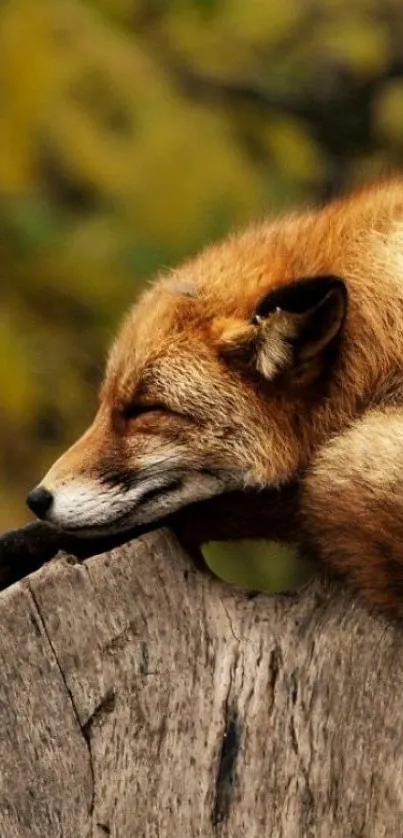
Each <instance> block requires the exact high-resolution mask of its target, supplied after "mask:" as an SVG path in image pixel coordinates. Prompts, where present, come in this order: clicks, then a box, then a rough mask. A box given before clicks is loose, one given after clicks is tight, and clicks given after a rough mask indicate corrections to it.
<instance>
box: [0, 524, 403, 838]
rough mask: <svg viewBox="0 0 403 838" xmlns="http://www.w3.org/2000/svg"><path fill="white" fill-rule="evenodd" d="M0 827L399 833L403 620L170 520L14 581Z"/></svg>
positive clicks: (154, 832)
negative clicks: (211, 559)
mask: <svg viewBox="0 0 403 838" xmlns="http://www.w3.org/2000/svg"><path fill="white" fill-rule="evenodd" d="M0 631H1V633H0V637H1V641H0V667H1V670H0V671H1V682H0V683H1V687H0V728H1V729H0V764H1V775H0V835H1V837H2V838H28V837H29V838H36V836H38V838H48V836H49V838H50V836H51V837H52V838H57V836H61V837H62V838H87V836H88V838H90V837H91V838H105V836H112V838H143V836H144V838H154V836H155V838H157V836H158V838H172V836H178V838H182V836H183V838H193V837H195V838H196V836H202V838H238V836H239V837H240V838H241V836H245V835H247V838H266V836H267V838H269V837H270V838H311V836H314V838H316V837H318V838H333V836H334V838H339V836H340V838H347V836H364V838H365V837H366V836H367V838H378V836H379V838H380V837H381V836H385V837H386V836H387V838H394V836H396V838H398V837H399V838H401V835H402V834H403V782H402V780H403V749H402V747H401V742H402V735H403V713H402V711H401V695H402V688H403V666H402V664H403V651H402V647H403V644H402V630H401V626H400V625H399V624H397V623H391V622H388V621H387V620H386V619H385V618H384V617H382V616H380V615H377V614H375V613H371V612H369V611H368V609H366V608H365V607H364V606H362V605H361V604H360V602H359V601H358V600H357V598H356V597H355V596H354V595H353V594H351V593H349V592H348V591H346V590H345V589H344V588H343V586H342V585H341V584H336V583H330V582H327V581H326V580H323V579H322V580H321V579H316V580H315V581H314V582H313V583H312V584H311V585H310V586H309V587H307V588H306V589H305V590H304V591H302V592H301V593H300V594H298V595H289V596H286V595H282V596H266V595H259V596H255V597H253V598H251V597H249V596H246V595H244V594H243V593H242V592H239V591H235V590H234V589H231V588H230V587H228V586H225V585H224V584H223V583H221V582H219V581H218V580H214V579H211V578H210V577H208V576H206V575H202V574H199V573H198V572H197V571H195V569H194V568H193V566H192V564H191V562H190V561H189V559H188V557H187V556H186V555H185V554H184V553H183V551H182V550H181V549H180V547H179V545H178V543H177V542H176V541H175V539H174V538H173V537H171V536H170V535H169V534H167V533H166V532H161V533H158V534H153V535H151V536H147V537H144V538H141V539H138V540H137V541H136V542H132V543H131V544H129V545H127V546H125V547H120V548H119V549H117V550H115V551H113V552H112V553H107V554H105V555H103V556H97V557H95V558H93V559H90V560H89V561H88V562H87V563H86V564H85V565H84V564H77V563H73V564H72V563H71V562H69V561H68V560H67V559H65V560H63V559H61V560H60V561H56V562H53V563H52V564H50V565H48V566H47V567H45V568H43V569H42V570H40V571H39V572H38V573H36V574H34V575H33V576H31V577H30V578H29V580H24V581H22V582H19V583H18V584H16V585H14V586H13V587H11V588H9V589H8V590H6V591H5V592H4V593H3V594H2V595H1V597H0Z"/></svg>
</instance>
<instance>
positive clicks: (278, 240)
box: [28, 179, 403, 611]
mask: <svg viewBox="0 0 403 838" xmlns="http://www.w3.org/2000/svg"><path fill="white" fill-rule="evenodd" d="M402 362H403V180H398V179H394V180H390V181H388V182H384V183H381V184H378V185H374V186H370V187H366V188H365V189H363V190H360V191H359V192H356V193H354V194H353V195H351V196H348V197H345V198H343V199H341V200H337V201H335V202H333V203H330V204H329V205H327V206H325V207H323V208H320V209H317V210H313V211H305V212H302V213H301V214H295V215H289V216H286V217H284V218H281V219H280V220H275V221H272V222H268V223H263V224H259V225H257V226H255V227H252V228H251V229H248V230H247V231H246V232H243V233H241V234H238V235H234V236H232V237H230V238H228V239H227V240H226V241H224V242H223V243H221V244H217V245H214V246H212V247H209V248H208V249H206V250H205V251H204V252H202V253H201V255H199V256H197V257H196V258H195V259H193V260H191V261H189V262H187V263H185V264H184V265H182V266H181V267H180V268H178V269H177V270H175V271H174V272H172V273H170V274H169V275H162V276H160V277H159V278H158V279H157V281H156V282H155V283H154V284H153V286H152V287H151V289H149V290H147V292H146V293H144V295H143V296H142V297H141V299H140V301H139V302H138V303H137V304H136V305H135V306H134V308H133V309H132V310H131V311H130V312H129V313H128V315H127V316H126V318H125V320H124V322H123V325H122V327H121V330H120V332H119V334H118V337H117V339H116V341H115V344H114V345H113V347H112V350H111V352H110V356H109V361H108V364H107V369H106V373H105V379H104V382H103V385H102V388H101V393H100V404H99V409H98V412H97V414H96V416H95V419H94V422H93V424H92V425H91V427H90V428H89V429H88V430H87V431H86V432H85V433H84V435H83V436H82V437H81V438H80V439H79V440H78V441H77V442H76V443H75V444H74V445H73V446H72V447H71V448H70V449H69V450H68V451H67V452H66V453H65V454H63V456H62V457H61V458H60V459H59V460H58V461H57V462H56V463H55V464H54V465H53V466H52V468H51V469H50V471H49V472H48V474H47V475H46V476H45V477H44V479H43V481H42V483H41V484H40V486H38V487H37V488H36V489H34V490H33V491H32V492H31V494H30V495H29V497H28V503H29V506H30V507H31V509H32V510H33V511H34V512H35V513H36V515H37V516H38V517H40V518H42V519H44V520H46V521H47V522H49V523H50V524H52V525H54V526H55V527H57V528H60V529H61V530H65V531H69V532H74V533H76V534H78V535H80V536H85V537H92V536H95V535H101V534H111V533H116V532H120V531H124V530H129V529H132V528H133V527H135V526H138V525H145V524H148V523H150V524H151V523H152V522H155V521H156V520H161V519H164V518H165V517H166V516H169V515H171V514H172V513H174V512H175V511H176V510H180V509H182V508H183V507H187V506H188V505H190V504H192V505H194V504H195V502H200V501H205V505H204V510H205V513H206V510H207V511H208V514H207V513H206V514H204V516H202V517H201V518H199V521H198V527H197V531H198V537H199V540H200V541H201V542H203V541H206V540H208V539H209V538H211V537H213V538H214V537H216V536H217V533H216V532H215V530H214V526H215V528H216V530H217V529H218V530H219V531H220V532H219V536H218V537H222V536H223V535H224V537H225V536H226V537H228V538H234V537H237V536H238V537H239V536H241V537H255V536H256V535H258V536H259V537H267V538H276V537H281V538H282V539H287V538H289V539H290V540H292V541H294V542H297V543H299V544H300V545H301V546H302V547H305V548H306V547H307V548H308V549H309V550H310V551H311V552H314V553H315V554H316V555H319V556H320V557H321V558H322V559H323V560H324V561H326V562H328V563H329V565H330V566H331V567H332V568H333V569H334V570H336V571H338V572H342V573H347V574H348V575H349V577H350V578H351V580H353V582H354V583H355V585H356V586H357V587H358V588H359V589H360V590H361V591H362V592H363V593H364V594H365V595H366V597H367V599H369V600H370V601H372V602H373V603H376V604H377V605H380V606H382V607H384V608H389V609H391V610H395V611H398V610H399V607H400V604H402V605H403V481H402V477H403V364H402ZM291 487H292V490H291ZM251 490H253V491H254V492H255V494H254V495H253V497H254V498H255V501H254V503H256V515H255V516H254V515H253V510H252V511H251V510H250V509H249V510H248V512H247V513H245V525H244V526H242V523H240V520H239V519H240V518H241V519H242V497H243V495H244V493H245V498H247V497H249V496H250V495H249V494H248V493H250V491H251ZM256 490H257V491H258V492H261V495H259V494H256ZM290 491H291V495H292V503H291V506H290ZM231 497H233V498H234V499H237V501H236V503H237V507H235V500H234V508H233V514H232V515H231V503H230V499H231ZM266 497H267V498H268V501H267V515H265V498H266ZM273 497H276V498H277V503H275V504H273V502H272V498H273ZM223 498H228V499H229V500H228V501H227V506H226V507H225V509H226V516H225V524H224V518H223V519H222V520H223V523H222V526H221V528H220V525H219V524H218V525H217V521H218V519H220V515H221V513H220V508H221V507H220V504H222V499H223ZM240 498H241V501H240ZM256 499H257V500H256ZM228 503H229V507H228ZM192 508H193V509H195V508H197V505H196V507H194V506H192ZM199 508H200V509H203V504H201V505H200V504H199ZM215 510H216V512H215V518H214V511H215ZM240 510H241V514H240V515H239V511H240ZM214 520H215V524H214ZM223 529H224V530H225V532H223ZM212 530H213V532H212Z"/></svg>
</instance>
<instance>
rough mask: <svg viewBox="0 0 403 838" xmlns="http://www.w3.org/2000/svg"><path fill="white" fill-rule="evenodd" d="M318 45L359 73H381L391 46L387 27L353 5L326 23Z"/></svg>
mask: <svg viewBox="0 0 403 838" xmlns="http://www.w3.org/2000/svg"><path fill="white" fill-rule="evenodd" d="M319 48H320V50H321V51H322V53H323V54H325V55H326V54H330V55H331V56H332V58H333V59H334V60H338V61H342V62H343V63H345V64H346V65H347V66H348V67H349V68H350V69H351V70H352V72H353V73H354V74H355V75H357V76H359V75H363V76H367V75H370V74H372V73H378V72H380V71H381V70H382V69H383V68H384V67H385V65H386V63H387V60H388V56H389V49H390V48H389V38H388V32H387V29H386V27H385V26H384V25H383V24H382V22H381V21H379V20H377V19H376V18H373V17H371V16H370V15H366V14H365V7H364V8H362V6H361V7H360V6H357V8H355V9H354V8H352V7H351V6H350V7H349V10H348V12H347V13H345V14H344V15H343V16H341V17H337V16H334V17H332V18H331V19H330V20H329V21H328V22H327V23H326V24H325V25H323V27H322V29H321V44H320V46H319Z"/></svg>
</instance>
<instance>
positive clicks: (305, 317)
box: [252, 276, 347, 382]
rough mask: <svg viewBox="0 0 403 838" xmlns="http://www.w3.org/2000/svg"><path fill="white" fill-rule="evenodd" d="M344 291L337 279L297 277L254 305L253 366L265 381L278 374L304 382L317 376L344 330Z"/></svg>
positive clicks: (340, 280)
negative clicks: (285, 374)
mask: <svg viewBox="0 0 403 838" xmlns="http://www.w3.org/2000/svg"><path fill="white" fill-rule="evenodd" d="M346 310H347V289H346V286H345V284H344V282H343V280H342V279H340V278H339V277H336V276H317V277H312V278H303V279H299V280H297V281H296V282H292V283H290V284H289V285H284V286H282V287H281V288H277V289H275V290H274V291H271V292H270V293H269V294H267V295H266V296H265V297H264V298H263V299H262V300H261V301H260V302H259V304H258V306H257V308H256V310H255V312H254V315H253V318H252V325H254V326H255V328H256V352H255V358H256V368H257V369H258V371H259V372H260V373H261V374H262V375H263V376H264V377H265V378H267V379H268V380H272V379H273V378H274V377H275V376H276V375H278V374H279V373H282V372H289V373H291V375H292V378H293V379H294V380H295V379H296V380H299V381H300V382H305V381H309V380H312V379H314V378H315V377H316V375H317V374H318V373H319V372H320V370H321V368H322V366H323V362H324V361H325V360H326V357H327V355H328V351H329V350H330V349H331V348H332V347H334V344H335V340H336V338H337V336H338V335H339V333H340V330H341V328H342V326H343V322H344V318H345V314H346Z"/></svg>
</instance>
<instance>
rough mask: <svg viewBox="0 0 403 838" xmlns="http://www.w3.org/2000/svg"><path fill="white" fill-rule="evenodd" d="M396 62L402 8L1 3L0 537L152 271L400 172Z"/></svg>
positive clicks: (314, 3) (319, 3) (263, 1)
mask: <svg viewBox="0 0 403 838" xmlns="http://www.w3.org/2000/svg"><path fill="white" fill-rule="evenodd" d="M402 46H403V14H402V6H401V0H383V2H382V3H379V1H378V0H355V2H354V3H352V2H351V1H350V0H348V2H347V0H305V2H303V3H302V2H299V0H270V2H268V0H249V2H245V0H169V2H164V0H87V1H86V2H85V0H81V2H80V0H76V1H74V0H4V2H3V3H2V4H1V7H0V265H1V267H0V271H1V277H0V392H1V397H0V433H1V440H2V445H1V450H0V527H3V528H5V527H9V526H12V525H16V524H18V523H20V522H23V521H24V520H26V518H27V512H26V510H25V507H24V497H25V494H26V491H27V489H28V488H30V487H32V486H33V485H34V484H35V483H36V482H37V480H38V479H39V478H40V476H41V475H42V474H43V472H44V471H45V470H46V468H47V467H48V465H49V464H50V463H51V461H52V460H53V459H54V458H55V456H56V455H57V454H58V453H59V452H61V451H62V450H63V449H64V448H65V447H66V446H67V444H68V443H69V442H71V441H72V440H73V439H74V438H75V437H76V436H77V434H78V433H79V432H80V431H81V430H82V429H83V428H84V426H85V424H86V422H87V421H88V420H89V418H90V417H91V415H92V413H93V412H94V408H95V404H96V390H97V385H98V382H99V380H100V376H101V371H102V366H103V361H104V356H105V352H106V350H107V346H108V343H109V341H110V339H111V337H112V335H113V333H114V331H115V328H116V325H117V322H118V320H119V317H120V315H121V313H122V311H123V310H124V309H125V308H126V307H127V306H128V305H129V303H131V302H132V300H133V299H134V298H135V296H136V294H137V293H138V291H139V289H140V288H141V286H142V284H143V283H144V282H145V280H146V279H147V278H148V277H149V276H150V275H151V274H152V273H153V272H154V271H155V270H156V269H158V268H160V267H161V266H172V265H174V264H175V263H176V262H177V261H179V260H180V259H181V258H183V257H185V256H188V255H189V254H191V253H193V252H194V251H196V250H197V249H198V248H199V247H200V246H201V245H202V244H204V243H205V242H206V241H208V240H212V239H214V238H217V237H219V236H221V235H222V234H224V233H225V232H226V231H227V230H228V229H230V228H233V227H237V226H240V225H242V224H246V223H247V222H248V221H249V220H251V219H252V218H256V217H257V216H262V215H263V214H266V213H272V212H277V211H279V210H281V209H283V208H284V207H287V206H289V205H290V204H293V205H295V204H298V203H301V202H303V201H305V200H310V199H313V198H319V199H322V198H325V197H327V196H328V195H329V194H332V193H334V192H336V191H337V190H339V189H340V188H343V187H344V186H346V185H349V184H351V183H353V182H356V181H360V180H363V179H365V178H367V177H368V176H370V177H373V176H375V175H376V174H377V173H378V172H380V171H383V170H384V169H385V167H387V168H391V167H397V166H399V165H400V161H401V158H402V154H403V107H402V106H403V57H402V56H403V50H402ZM251 549H252V548H249V553H248V555H249V556H251V555H252V554H251V552H250V551H251ZM254 549H255V550H258V548H254ZM259 551H260V552H259ZM252 552H253V550H252ZM224 553H225V551H224V552H223V551H222V552H221V554H220V555H221V556H222V557H223V561H224V560H225V555H224ZM258 553H259V556H260V557H261V548H259V550H258ZM256 556H257V553H256ZM242 561H243V560H242V559H241V560H240V562H241V564H242ZM259 561H260V562H261V561H263V560H262V559H261V558H260V559H259ZM256 562H257V563H258V564H259V562H258V559H257V558H256ZM256 562H255V565H254V567H255V570H254V571H253V574H252V575H254V578H255V577H256V574H259V573H261V569H259V568H258V569H256V567H257V565H256ZM224 564H225V561H224ZM248 566H249V565H248ZM287 572H288V571H287ZM261 581H262V580H261V578H260V582H261ZM263 581H264V580H263ZM276 584H277V583H276Z"/></svg>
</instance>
